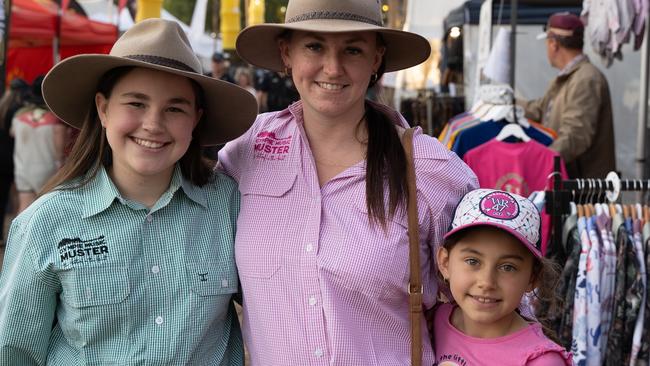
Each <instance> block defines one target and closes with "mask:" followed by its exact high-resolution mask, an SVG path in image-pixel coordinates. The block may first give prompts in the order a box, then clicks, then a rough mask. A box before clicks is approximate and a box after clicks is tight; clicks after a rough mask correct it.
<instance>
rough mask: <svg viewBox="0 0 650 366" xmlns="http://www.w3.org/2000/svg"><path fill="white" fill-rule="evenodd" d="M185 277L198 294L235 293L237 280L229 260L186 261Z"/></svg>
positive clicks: (237, 286)
mask: <svg viewBox="0 0 650 366" xmlns="http://www.w3.org/2000/svg"><path fill="white" fill-rule="evenodd" d="M186 269H187V277H188V279H189V281H190V284H191V286H192V291H194V292H195V293H197V294H198V295H200V296H213V295H225V294H232V293H236V292H237V291H238V289H239V280H238V278H237V272H236V270H235V266H234V264H231V263H230V262H227V261H223V262H191V263H186Z"/></svg>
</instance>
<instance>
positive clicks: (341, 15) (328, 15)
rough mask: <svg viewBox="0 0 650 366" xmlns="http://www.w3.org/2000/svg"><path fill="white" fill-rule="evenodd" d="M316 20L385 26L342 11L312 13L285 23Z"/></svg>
mask: <svg viewBox="0 0 650 366" xmlns="http://www.w3.org/2000/svg"><path fill="white" fill-rule="evenodd" d="M315 19H335V20H352V21H355V22H362V23H368V24H372V25H376V26H379V27H381V26H383V25H382V23H381V20H380V21H377V20H375V19H372V18H368V17H364V16H362V15H358V14H353V13H346V12H342V11H312V12H310V13H304V14H300V15H296V16H295V17H291V18H289V19H287V20H285V21H284V22H285V23H296V22H304V21H305V20H315Z"/></svg>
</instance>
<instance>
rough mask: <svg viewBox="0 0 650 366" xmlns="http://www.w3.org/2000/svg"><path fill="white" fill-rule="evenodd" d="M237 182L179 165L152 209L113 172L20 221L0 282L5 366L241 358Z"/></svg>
mask: <svg viewBox="0 0 650 366" xmlns="http://www.w3.org/2000/svg"><path fill="white" fill-rule="evenodd" d="M238 213H239V193H238V189H237V186H236V184H235V183H234V181H233V180H232V179H230V178H228V177H227V176H225V175H221V174H217V175H216V176H215V177H214V179H213V181H212V182H210V183H208V184H207V185H205V186H203V187H197V186H195V185H193V184H192V183H191V182H189V181H188V180H186V179H184V178H183V177H182V174H181V172H180V168H179V167H176V170H175V172H174V174H173V177H172V180H171V183H170V186H169V189H168V190H167V191H166V192H165V193H164V194H163V195H162V196H161V197H160V199H159V200H158V202H156V204H155V205H154V206H153V207H152V208H151V209H147V207H145V206H143V205H141V204H138V203H136V202H133V201H129V200H126V199H124V198H122V197H121V196H120V193H119V191H118V190H117V188H116V187H115V185H114V184H113V182H112V181H111V179H110V178H109V176H108V174H107V173H106V171H105V170H104V169H101V170H100V171H99V172H98V174H97V175H96V176H95V177H94V178H93V179H92V180H90V182H89V183H88V184H86V185H85V186H83V187H80V188H76V189H72V190H61V191H54V192H51V193H48V194H46V195H44V196H43V197H41V198H39V199H38V200H37V201H36V202H35V203H34V204H32V205H31V206H30V207H29V208H28V209H27V210H26V211H24V212H23V213H22V214H20V215H19V216H18V217H17V218H16V219H15V220H14V222H13V223H12V225H11V230H10V234H9V239H8V244H7V249H6V253H5V259H4V265H3V269H2V276H1V277H0V365H12V366H21V365H45V364H47V365H61V366H74V365H93V366H97V365H201V366H203V365H241V364H243V345H242V342H241V333H240V330H239V325H238V320H237V315H236V313H235V311H234V307H233V303H232V296H233V294H235V293H236V292H237V291H238V279H237V271H236V267H235V258H234V251H233V243H234V237H235V225H236V220H237V215H238Z"/></svg>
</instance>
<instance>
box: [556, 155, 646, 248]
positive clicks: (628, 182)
mask: <svg viewBox="0 0 650 366" xmlns="http://www.w3.org/2000/svg"><path fill="white" fill-rule="evenodd" d="M561 164H562V163H561V158H560V157H559V156H556V157H555V159H554V161H553V173H551V174H550V175H549V179H553V184H552V185H551V189H550V190H546V191H545V197H546V212H547V213H548V214H549V216H550V218H551V242H552V243H561V242H562V216H564V215H567V214H569V212H570V211H571V206H570V202H571V200H572V199H573V198H574V197H575V194H576V193H578V194H580V195H582V194H584V193H587V194H598V195H601V194H605V193H608V194H612V195H613V200H616V198H617V197H618V195H619V193H620V192H622V191H641V192H647V191H650V179H644V180H640V179H619V178H618V174H616V173H614V172H612V173H610V174H609V175H608V176H607V178H606V179H590V178H585V179H566V180H563V179H559V177H561V174H560V166H561Z"/></svg>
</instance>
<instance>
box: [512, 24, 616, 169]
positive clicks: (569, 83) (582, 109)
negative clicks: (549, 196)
mask: <svg viewBox="0 0 650 366" xmlns="http://www.w3.org/2000/svg"><path fill="white" fill-rule="evenodd" d="M538 38H539V39H545V42H546V53H547V56H548V60H549V62H550V64H551V66H553V67H554V68H556V69H558V70H560V72H559V74H558V75H557V77H556V78H555V79H554V80H553V81H552V82H551V84H550V86H549V88H548V89H547V90H546V94H544V96H543V97H542V98H541V99H538V100H532V101H528V102H523V103H521V104H522V105H523V106H524V108H525V110H526V117H528V118H530V119H533V120H536V121H540V122H541V123H542V124H543V125H545V126H548V127H550V128H552V129H553V130H555V131H556V132H557V134H558V137H557V139H556V140H555V141H554V142H553V143H552V144H551V146H550V148H551V149H553V150H556V151H557V152H559V153H560V155H561V156H562V158H563V159H564V162H565V163H566V167H567V172H568V174H569V176H570V177H571V178H605V176H606V175H607V173H608V172H610V171H613V170H615V169H616V159H615V155H614V126H613V119H614V118H613V116H612V102H611V98H610V93H609V86H608V84H607V80H606V79H605V76H604V75H603V73H602V72H600V70H598V69H597V68H596V67H595V66H594V65H592V64H591V62H589V59H588V58H587V56H586V55H585V54H583V52H582V48H583V45H584V25H583V23H582V21H581V20H580V18H579V17H577V16H576V15H573V14H570V13H567V12H564V13H556V14H553V15H552V16H551V17H550V18H549V20H548V22H547V24H546V27H545V33H543V34H541V35H540V36H538Z"/></svg>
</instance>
